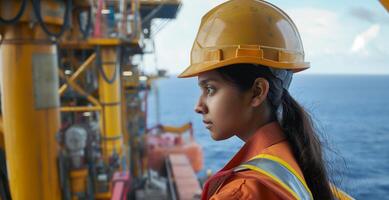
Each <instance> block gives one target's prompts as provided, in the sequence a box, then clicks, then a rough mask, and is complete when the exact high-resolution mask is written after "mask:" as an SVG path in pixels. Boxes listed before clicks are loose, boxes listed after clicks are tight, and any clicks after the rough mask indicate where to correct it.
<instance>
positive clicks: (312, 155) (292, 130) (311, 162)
mask: <svg viewBox="0 0 389 200" xmlns="http://www.w3.org/2000/svg"><path fill="white" fill-rule="evenodd" d="M216 71H217V72H219V73H220V75H221V76H222V77H223V79H225V80H226V81H228V82H231V83H233V85H235V86H237V87H238V88H239V89H240V90H241V91H247V90H249V89H250V88H252V85H253V83H254V81H255V79H256V78H259V77H261V78H265V79H266V80H267V81H268V82H269V85H270V88H269V93H268V100H269V101H270V103H271V105H272V107H273V111H274V114H276V111H277V108H278V107H279V106H280V105H281V106H282V117H281V119H279V120H280V125H281V127H282V129H283V131H284V134H285V135H286V138H287V140H288V141H289V143H290V145H291V148H292V151H293V154H294V156H295V158H296V160H297V163H298V164H299V166H300V168H301V170H302V172H303V175H304V177H305V180H306V183H307V185H308V187H309V189H310V190H311V192H312V195H313V198H314V199H326V200H328V199H334V197H333V194H332V192H331V188H330V183H329V177H328V175H327V170H326V166H325V161H324V158H323V152H322V147H321V143H320V140H319V138H318V135H317V134H316V130H315V128H314V127H315V126H314V123H313V121H312V119H311V116H310V115H309V113H307V112H306V111H305V110H304V108H303V107H302V106H300V105H299V104H298V103H297V102H296V101H295V100H294V99H293V97H292V96H291V95H290V94H289V92H288V90H286V89H283V88H282V81H281V80H280V79H278V78H276V77H275V76H274V75H273V74H272V72H271V71H270V70H269V68H267V67H264V66H257V65H253V64H237V65H230V66H227V67H222V68H219V69H217V70H216Z"/></svg>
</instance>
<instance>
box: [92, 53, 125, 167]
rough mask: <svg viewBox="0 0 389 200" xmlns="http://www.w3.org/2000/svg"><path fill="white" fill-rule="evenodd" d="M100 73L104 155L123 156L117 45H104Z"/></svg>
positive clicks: (106, 157)
mask: <svg viewBox="0 0 389 200" xmlns="http://www.w3.org/2000/svg"><path fill="white" fill-rule="evenodd" d="M100 48H101V50H100V51H101V55H100V56H101V63H99V64H100V66H98V67H101V69H100V73H99V100H100V103H101V106H102V116H101V117H102V126H103V127H102V134H103V135H102V139H103V155H104V158H105V159H108V158H109V157H110V156H112V155H113V154H114V153H117V154H118V155H121V154H122V144H123V139H122V127H121V95H120V74H119V73H120V69H119V66H118V56H117V54H118V52H117V46H116V45H115V46H114V45H112V46H111V45H102V46H100Z"/></svg>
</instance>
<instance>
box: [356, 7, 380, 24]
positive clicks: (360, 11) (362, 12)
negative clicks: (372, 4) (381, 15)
mask: <svg viewBox="0 0 389 200" xmlns="http://www.w3.org/2000/svg"><path fill="white" fill-rule="evenodd" d="M350 14H351V15H352V16H353V17H355V18H358V19H360V20H363V21H367V22H376V19H377V16H376V15H375V14H374V13H373V12H372V11H370V10H368V9H366V8H362V7H354V8H351V10H350Z"/></svg>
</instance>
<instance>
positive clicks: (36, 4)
mask: <svg viewBox="0 0 389 200" xmlns="http://www.w3.org/2000/svg"><path fill="white" fill-rule="evenodd" d="M31 2H32V7H33V10H34V13H35V16H36V18H37V20H38V23H39V24H40V25H41V27H42V29H43V31H44V32H45V33H46V34H47V35H49V36H51V37H55V38H59V37H61V35H62V34H63V33H64V32H65V31H66V29H67V28H68V26H69V16H70V12H71V10H72V0H66V5H65V14H64V20H63V25H62V26H61V29H60V31H59V32H58V33H53V32H51V31H49V29H48V28H47V26H46V24H45V23H44V21H43V19H42V15H41V1H40V0H31Z"/></svg>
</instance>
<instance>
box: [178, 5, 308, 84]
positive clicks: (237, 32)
mask: <svg viewBox="0 0 389 200" xmlns="http://www.w3.org/2000/svg"><path fill="white" fill-rule="evenodd" d="M238 63H253V64H259V65H263V66H268V67H272V68H275V69H288V70H291V71H293V72H299V71H302V70H305V69H307V68H309V63H308V62H305V61H304V49H303V44H302V41H301V38H300V35H299V33H298V30H297V28H296V25H295V24H294V23H293V21H292V20H291V19H290V18H289V16H288V15H287V14H286V13H285V12H283V11H282V10H281V9H279V8H277V7H276V6H274V5H272V4H270V3H268V2H265V1H261V0H231V1H228V2H225V3H223V4H221V5H219V6H217V7H215V8H213V9H212V10H211V11H209V12H208V13H207V14H206V15H204V16H203V18H202V20H201V24H200V28H199V31H198V33H197V37H196V40H195V42H194V44H193V47H192V52H191V63H190V66H189V67H188V68H187V69H186V70H185V71H184V72H183V73H182V74H180V75H179V77H180V78H184V77H192V76H197V75H198V74H199V73H201V72H205V71H209V70H213V69H216V68H220V67H223V66H227V65H232V64H238Z"/></svg>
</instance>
